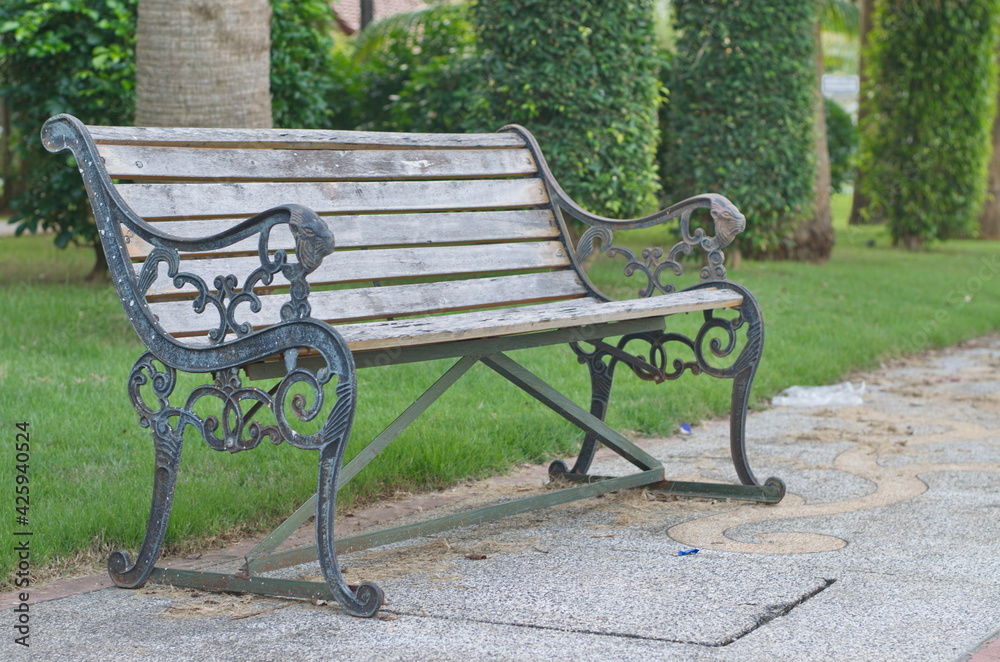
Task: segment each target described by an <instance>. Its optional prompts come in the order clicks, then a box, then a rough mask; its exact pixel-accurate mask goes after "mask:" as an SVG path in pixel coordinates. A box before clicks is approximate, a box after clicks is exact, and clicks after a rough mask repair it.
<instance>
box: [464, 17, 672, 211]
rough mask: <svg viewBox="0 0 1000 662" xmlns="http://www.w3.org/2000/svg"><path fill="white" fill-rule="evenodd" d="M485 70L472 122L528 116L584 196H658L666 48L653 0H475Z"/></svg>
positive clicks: (632, 207) (599, 202)
mask: <svg viewBox="0 0 1000 662" xmlns="http://www.w3.org/2000/svg"><path fill="white" fill-rule="evenodd" d="M471 10H472V19H473V23H474V25H475V26H476V31H477V34H478V36H479V42H480V46H481V47H482V49H483V60H482V62H481V63H480V66H481V67H483V73H485V74H486V75H487V76H488V78H487V79H486V81H485V83H486V88H485V90H484V97H483V99H482V101H481V102H475V101H474V102H473V104H471V105H472V107H473V109H474V110H475V111H476V112H477V113H479V116H477V117H476V118H474V120H473V122H474V123H478V124H490V125H492V126H494V127H497V126H500V125H502V124H507V123H511V122H514V123H518V124H523V125H524V126H526V127H527V128H529V129H530V130H531V131H532V133H534V134H535V136H536V137H537V138H538V141H539V143H540V144H541V145H542V148H543V149H544V150H545V151H546V157H547V159H548V160H549V164H550V166H551V167H552V170H553V172H554V173H555V175H556V176H557V177H558V178H559V180H560V182H561V183H562V185H563V186H564V188H566V190H567V192H568V193H569V194H570V195H572V196H573V197H574V198H575V199H576V201H577V202H578V203H580V204H581V205H583V206H584V207H587V208H589V209H591V210H592V211H595V212H597V213H601V214H606V215H611V216H619V217H621V216H635V215H640V214H643V213H646V212H648V211H650V209H651V208H653V207H654V206H655V204H656V199H655V194H656V191H657V189H658V182H657V174H656V169H655V154H656V145H657V142H658V131H657V115H656V109H657V103H658V101H659V90H660V86H659V81H658V80H657V77H656V71H657V66H658V57H657V55H656V51H655V47H654V35H653V25H652V18H653V11H652V1H651V0H622V1H621V2H616V3H614V7H613V8H612V7H611V6H610V5H609V4H608V3H607V2H601V1H600V0H489V1H486V0H482V1H478V2H477V1H475V0H474V1H473V3H472V5H471Z"/></svg>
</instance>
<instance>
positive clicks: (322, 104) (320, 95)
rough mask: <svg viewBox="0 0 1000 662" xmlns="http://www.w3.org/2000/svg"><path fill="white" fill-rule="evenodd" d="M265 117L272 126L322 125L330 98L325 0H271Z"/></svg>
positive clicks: (329, 19)
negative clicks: (268, 111) (268, 105)
mask: <svg viewBox="0 0 1000 662" xmlns="http://www.w3.org/2000/svg"><path fill="white" fill-rule="evenodd" d="M271 11H272V13H271V114H272V116H273V117H274V126H276V127H281V128H284V129H306V128H316V127H322V126H326V125H327V123H328V122H329V120H330V116H331V115H332V110H331V108H330V106H329V100H330V99H331V98H334V97H335V96H339V95H336V92H337V90H336V82H335V79H334V78H333V77H332V76H331V73H332V71H333V69H334V66H335V64H336V61H335V58H334V51H335V45H334V42H333V38H332V37H331V36H330V35H331V33H332V30H333V26H334V16H333V10H332V9H331V8H330V3H329V2H327V1H326V0H294V1H293V0H271Z"/></svg>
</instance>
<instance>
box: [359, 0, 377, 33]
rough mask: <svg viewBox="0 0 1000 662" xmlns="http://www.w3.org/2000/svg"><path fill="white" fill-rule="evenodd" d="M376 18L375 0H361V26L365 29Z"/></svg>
mask: <svg viewBox="0 0 1000 662" xmlns="http://www.w3.org/2000/svg"><path fill="white" fill-rule="evenodd" d="M374 20H375V0H361V27H360V28H359V30H364V29H365V28H367V27H368V24H369V23H371V22H372V21H374Z"/></svg>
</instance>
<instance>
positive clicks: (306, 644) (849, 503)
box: [0, 337, 1000, 662]
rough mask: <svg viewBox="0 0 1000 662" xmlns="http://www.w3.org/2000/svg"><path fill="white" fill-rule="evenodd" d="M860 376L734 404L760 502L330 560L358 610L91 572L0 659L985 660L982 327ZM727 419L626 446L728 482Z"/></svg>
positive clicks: (551, 523) (999, 436) (44, 610)
mask: <svg viewBox="0 0 1000 662" xmlns="http://www.w3.org/2000/svg"><path fill="white" fill-rule="evenodd" d="M858 379H864V380H865V381H866V382H867V384H868V393H867V394H866V396H865V403H864V404H863V405H861V406H852V407H839V408H804V409H795V408H775V409H771V410H768V411H765V412H761V413H756V414H754V415H752V416H751V419H750V423H749V431H750V438H751V443H750V445H751V457H752V459H753V461H754V464H755V467H756V469H757V471H758V474H759V475H760V476H761V477H766V476H769V475H775V476H780V477H781V478H783V479H784V480H785V481H786V483H787V484H788V486H789V490H790V494H789V495H788V496H787V497H786V498H785V500H784V501H783V502H782V503H781V504H779V505H777V506H770V507H769V506H760V505H740V504H736V503H732V502H711V501H692V500H683V501H677V500H675V501H665V500H658V499H656V498H655V496H653V495H650V494H643V493H641V492H630V493H621V494H614V495H608V496H606V497H604V498H601V499H591V500H588V501H583V502H577V503H575V504H570V505H567V506H562V507H558V508H554V509H550V510H548V511H544V512H539V513H530V514H527V515H522V516H517V517H513V518H509V519H507V520H503V521H501V522H499V523H493V524H489V525H482V526H478V527H470V528H464V529H458V530H454V531H450V532H448V533H446V534H442V535H437V536H433V537H427V538H422V539H418V540H414V541H410V542H408V543H403V544H397V545H392V546H389V547H383V548H380V549H377V550H369V551H367V552H363V553H357V554H352V555H348V556H347V557H345V560H344V562H345V564H346V565H347V567H348V570H347V577H348V580H349V581H351V582H352V583H354V582H357V581H363V580H374V581H376V582H378V583H379V584H380V585H381V586H382V588H383V589H384V590H385V594H386V597H387V603H386V605H385V607H384V608H383V611H382V612H381V614H382V615H381V617H380V618H378V619H372V620H358V619H354V618H351V617H348V616H345V615H344V614H343V613H342V612H341V611H340V609H339V608H338V607H337V606H336V605H314V604H311V603H306V602H299V601H286V600H273V599H266V598H257V597H243V596H225V595H215V594H205V593H199V592H195V591H191V590H180V589H174V588H169V587H160V586H150V587H147V588H145V589H142V590H139V591H126V590H120V589H114V588H106V589H101V590H96V591H90V592H86V593H77V594H72V595H65V596H64V597H60V598H59V599H53V600H49V601H46V602H40V603H34V604H31V605H30V609H31V638H30V642H31V646H30V648H29V649H22V648H21V647H18V646H16V645H14V644H13V643H12V640H13V635H12V632H13V631H12V629H11V627H10V625H12V624H13V620H12V617H13V615H14V614H13V612H12V611H10V608H9V603H8V606H5V607H4V610H3V612H4V614H6V616H5V617H4V618H5V619H6V623H4V632H6V633H7V634H6V635H5V638H4V639H5V640H4V641H3V642H2V643H0V658H2V659H14V660H21V659H32V660H60V661H62V660H74V661H76V660H78V661H84V660H171V661H173V660H198V661H202V660H233V661H240V662H243V661H245V660H369V659H371V660H456V661H458V660H461V661H465V660H602V661H603V660H695V661H701V660H704V661H724V660H733V661H736V660H739V661H748V660H749V661H753V660H796V661H804V660H817V661H819V660H823V661H827V660H840V661H844V660H859V661H861V660H864V661H870V660H920V661H929V660H967V659H970V658H971V659H973V660H976V662H985V661H987V660H994V661H996V660H1000V641H997V637H998V631H1000V542H998V531H1000V338H998V337H991V338H986V339H982V340H979V341H976V342H973V343H969V344H967V345H965V346H963V347H959V348H955V349H951V350H948V351H944V352H936V353H932V354H929V355H926V356H924V357H919V358H915V359H911V360H908V361H906V362H900V363H898V364H894V365H892V366H889V367H887V368H884V369H882V370H880V371H878V372H875V373H871V374H867V375H862V376H859V377H856V380H858ZM668 388H669V386H668ZM612 404H613V403H612ZM726 433H727V426H726V425H725V424H724V423H712V424H708V425H705V426H701V427H697V428H695V430H694V433H693V434H692V435H690V436H685V437H676V438H669V439H659V440H651V441H649V442H647V443H645V444H644V446H645V447H646V448H647V449H648V450H650V452H652V453H653V454H654V455H656V456H657V457H660V458H663V460H664V462H665V464H666V466H667V474H668V476H669V477H672V478H677V479H688V480H690V479H694V478H700V479H709V480H711V479H719V480H726V481H731V480H732V479H733V478H732V474H733V472H732V469H731V467H730V466H728V457H727V452H726ZM601 464H602V466H600V467H598V468H597V470H598V471H599V472H612V471H615V470H617V469H620V468H622V467H620V466H619V465H618V463H617V462H616V461H614V460H611V459H609V458H604V459H603V460H602V461H601ZM542 482H543V478H542V472H541V471H540V470H538V469H534V470H525V471H522V472H520V473H519V474H518V475H517V476H516V477H515V478H506V479H499V480H494V481H486V482H484V483H478V484H476V485H474V486H471V487H462V488H459V489H456V490H453V491H449V492H447V493H442V494H439V495H434V496H431V497H426V498H425V499H424V501H423V502H421V503H424V504H426V503H429V502H430V501H435V500H436V501H437V502H441V503H444V502H450V503H448V505H444V506H441V507H439V508H436V509H434V513H433V514H434V515H435V516H436V515H439V514H442V513H444V512H447V511H448V510H450V509H456V508H465V507H468V506H469V505H470V504H474V503H479V502H483V501H485V500H489V499H495V498H497V497H498V495H502V494H508V495H509V494H512V493H513V494H515V495H517V496H520V495H521V494H522V493H531V492H533V491H540V490H544V489H546V488H545V487H544V485H543V484H542ZM248 498H249V497H248ZM428 499H429V500H430V501H428ZM393 507H395V508H396V509H398V510H400V511H407V509H408V510H409V511H414V510H419V509H418V508H414V507H412V503H410V504H407V503H406V502H403V503H398V504H387V505H385V506H383V509H382V511H383V512H385V511H386V509H388V510H392V508H393ZM423 510H425V511H427V510H428V509H427V508H423ZM356 515H358V516H362V515H367V516H370V515H371V513H357V514H356ZM427 516H428V513H427V512H424V513H415V514H410V515H407V516H406V517H409V518H419V517H427ZM355 519H357V518H355ZM404 519H405V517H404ZM394 523H399V522H398V521H397V522H394ZM691 548H698V549H699V550H700V551H699V552H698V553H697V554H688V555H684V556H678V555H677V552H678V551H681V550H688V549H691ZM235 555H236V554H235V553H234V554H232V555H231V556H230V558H232V557H233V556H235ZM481 557H485V558H481ZM223 560H225V558H223V557H214V558H212V559H203V560H202V561H201V562H202V563H203V564H207V563H217V562H219V561H223ZM233 565H234V563H232V562H230V563H229V564H228V567H232V566H233ZM318 574H319V571H318V568H317V567H316V566H300V567H298V568H293V569H289V570H288V571H285V575H287V576H290V577H316V576H318ZM95 581H96V580H93V579H91V580H84V581H83V582H82V583H79V582H78V584H77V585H76V586H75V587H71V586H70V585H59V584H54V585H53V586H51V587H50V588H49V593H48V595H49V596H58V595H60V591H61V593H62V594H65V593H71V592H73V591H79V590H82V588H81V587H84V588H85V587H90V586H92V585H93V583H94V582H95ZM88 582H90V583H89V584H88ZM60 586H62V588H60ZM38 595H42V594H40V593H39V594H38ZM5 597H7V598H9V596H5ZM29 652H30V658H29V655H28V653H29Z"/></svg>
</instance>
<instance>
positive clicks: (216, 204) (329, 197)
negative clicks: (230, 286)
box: [117, 178, 548, 220]
mask: <svg viewBox="0 0 1000 662" xmlns="http://www.w3.org/2000/svg"><path fill="white" fill-rule="evenodd" d="M117 188H118V192H119V193H120V194H121V196H122V198H124V199H125V202H127V203H128V204H129V206H130V207H131V208H132V209H133V210H134V211H135V212H136V213H137V214H139V216H142V217H143V218H146V219H161V220H166V219H170V218H212V217H218V216H252V215H253V214H257V213H260V212H262V211H264V210H267V209H271V208H272V207H278V206H281V205H286V204H293V203H294V204H298V205H304V206H306V207H309V208H310V209H312V210H313V211H315V212H316V213H318V214H334V213H340V214H349V213H364V212H390V211H447V210H458V209H511V208H518V207H530V206H533V205H541V204H545V203H546V202H548V196H547V194H546V192H545V186H544V184H543V183H542V180H541V179H535V178H529V179H501V180H472V181H469V180H459V181H403V182H329V183H327V182H310V183H305V182H289V183H278V184H271V183H248V184H230V183H217V184H121V185H119V186H118V187H117Z"/></svg>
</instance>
